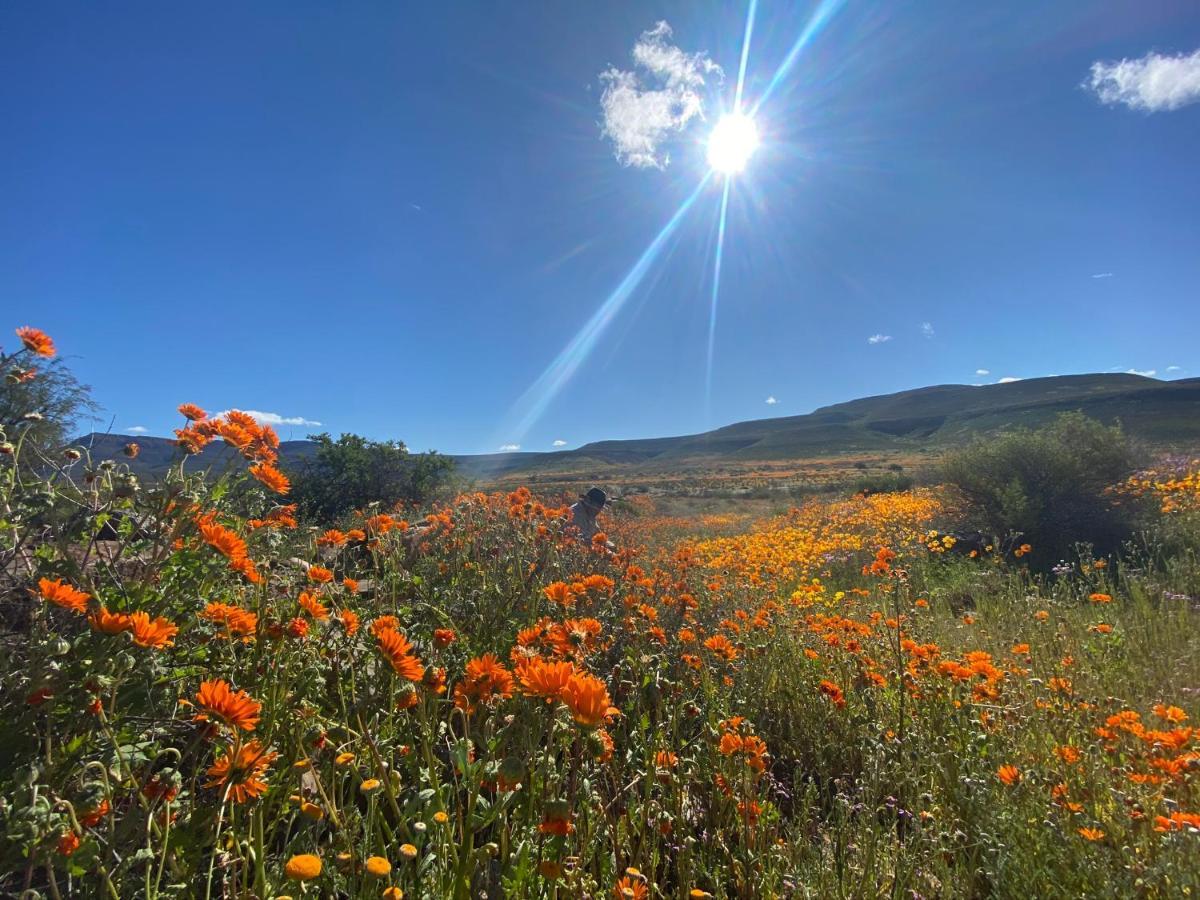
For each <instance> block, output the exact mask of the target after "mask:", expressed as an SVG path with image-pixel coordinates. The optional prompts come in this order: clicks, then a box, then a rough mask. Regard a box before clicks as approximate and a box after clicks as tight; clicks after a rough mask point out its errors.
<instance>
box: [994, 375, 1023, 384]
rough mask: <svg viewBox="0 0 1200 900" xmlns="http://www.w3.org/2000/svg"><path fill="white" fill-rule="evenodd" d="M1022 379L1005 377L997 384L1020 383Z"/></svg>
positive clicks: (1010, 376)
mask: <svg viewBox="0 0 1200 900" xmlns="http://www.w3.org/2000/svg"><path fill="white" fill-rule="evenodd" d="M1020 380H1021V379H1020V378H1014V377H1013V376H1012V375H1005V376H1004V377H1003V378H1001V379H1000V380H999V381H997V382H996V384H1012V383H1013V382H1014V381H1020Z"/></svg>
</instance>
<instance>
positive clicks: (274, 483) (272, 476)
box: [250, 462, 292, 494]
mask: <svg viewBox="0 0 1200 900" xmlns="http://www.w3.org/2000/svg"><path fill="white" fill-rule="evenodd" d="M250 474H251V475H253V476H254V477H255V478H257V479H258V480H259V481H260V482H262V483H263V484H264V485H265V486H266V487H267V489H268V490H272V491H274V492H275V493H277V494H286V493H287V492H288V491H290V490H291V489H292V483H291V482H290V481H288V477H287V476H286V475H284V474H283V473H282V472H280V471H279V470H278V469H277V468H275V467H274V466H272V465H271V464H270V463H265V462H261V463H258V464H257V465H254V466H251V467H250Z"/></svg>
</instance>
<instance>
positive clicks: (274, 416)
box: [216, 409, 321, 425]
mask: <svg viewBox="0 0 1200 900" xmlns="http://www.w3.org/2000/svg"><path fill="white" fill-rule="evenodd" d="M227 412H230V410H228V409H227V410H225V411H224V412H219V413H217V414H216V415H218V416H223V415H225V413H227ZM240 412H244V413H245V414H246V415H248V416H249V417H250V418H252V419H254V421H256V422H258V423H259V424H261V425H320V424H321V423H320V422H317V421H314V420H313V419H306V418H304V416H281V415H280V414H279V413H273V412H262V411H260V410H257V409H243V410H240Z"/></svg>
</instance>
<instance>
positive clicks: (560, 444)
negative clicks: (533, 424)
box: [554, 440, 567, 447]
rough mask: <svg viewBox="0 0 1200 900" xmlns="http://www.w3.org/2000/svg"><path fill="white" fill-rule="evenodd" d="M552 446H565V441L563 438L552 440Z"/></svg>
mask: <svg viewBox="0 0 1200 900" xmlns="http://www.w3.org/2000/svg"><path fill="white" fill-rule="evenodd" d="M554 446H555V447H565V446H567V442H566V441H564V440H557V441H555V442H554Z"/></svg>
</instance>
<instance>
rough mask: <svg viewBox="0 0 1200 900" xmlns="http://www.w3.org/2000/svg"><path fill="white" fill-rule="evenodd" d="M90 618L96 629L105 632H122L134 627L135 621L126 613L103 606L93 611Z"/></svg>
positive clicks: (93, 627)
mask: <svg viewBox="0 0 1200 900" xmlns="http://www.w3.org/2000/svg"><path fill="white" fill-rule="evenodd" d="M88 620H89V621H90V622H91V623H92V629H93V630H94V631H99V632H101V633H103V634H121V633H123V632H126V631H129V630H130V629H131V628H133V621H132V620H131V619H130V618H129V616H128V615H127V614H126V613H114V612H109V611H108V610H107V609H105V608H104V607H103V606H101V607H100V608H99V609H97V610H96V611H95V612H94V613H92V614H91V615H90V616H89V617H88Z"/></svg>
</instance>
